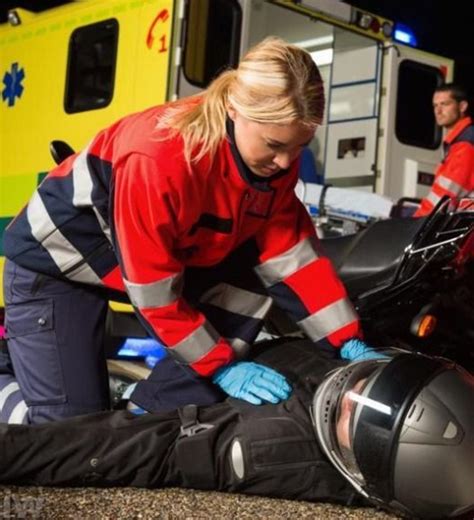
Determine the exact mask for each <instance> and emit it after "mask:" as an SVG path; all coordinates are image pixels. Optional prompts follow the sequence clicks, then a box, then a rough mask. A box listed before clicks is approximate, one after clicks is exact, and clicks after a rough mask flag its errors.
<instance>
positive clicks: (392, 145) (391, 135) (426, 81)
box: [377, 44, 453, 199]
mask: <svg viewBox="0 0 474 520" xmlns="http://www.w3.org/2000/svg"><path fill="white" fill-rule="evenodd" d="M452 73H453V61H452V60H450V59H447V58H443V57H441V56H436V55H433V54H429V53H427V52H424V51H420V50H419V49H415V48H413V47H408V46H406V45H401V44H389V45H388V44H387V45H386V48H385V50H384V66H383V80H382V86H383V88H382V99H381V120H380V131H379V160H378V164H377V192H378V193H381V194H383V195H387V196H389V197H392V198H393V199H398V198H400V197H402V196H407V197H418V198H422V197H424V196H426V195H427V193H428V192H429V189H430V186H431V184H432V183H433V178H434V172H435V169H436V165H437V164H438V163H439V162H440V160H441V158H442V131H441V128H439V127H438V126H437V125H436V123H435V119H434V115H433V107H432V97H433V91H434V90H435V88H436V87H437V86H438V85H440V84H441V83H443V82H444V81H451V79H452Z"/></svg>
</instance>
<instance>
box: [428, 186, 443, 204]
mask: <svg viewBox="0 0 474 520" xmlns="http://www.w3.org/2000/svg"><path fill="white" fill-rule="evenodd" d="M426 198H427V199H428V200H429V201H430V202H431V204H433V206H436V204H438V202H439V201H440V200H441V196H440V195H436V193H435V192H434V191H433V190H432V191H430V192H429V193H428V196H427V197H426Z"/></svg>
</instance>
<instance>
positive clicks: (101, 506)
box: [0, 487, 398, 520]
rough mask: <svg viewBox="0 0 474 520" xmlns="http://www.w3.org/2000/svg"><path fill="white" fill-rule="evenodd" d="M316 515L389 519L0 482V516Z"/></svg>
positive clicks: (199, 496) (202, 497) (296, 505)
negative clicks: (9, 484)
mask: <svg viewBox="0 0 474 520" xmlns="http://www.w3.org/2000/svg"><path fill="white" fill-rule="evenodd" d="M3 518H39V519H47V520H65V519H93V520H105V519H113V520H119V519H124V520H125V519H127V520H134V519H148V518H156V519H168V518H176V519H179V520H187V519H201V518H202V519H212V518H222V519H225V518H229V519H230V518H237V519H238V520H246V519H248V520H255V519H261V518H268V519H272V520H274V519H280V518H281V519H283V518H285V519H286V518H288V519H290V518H291V519H298V520H300V519H313V520H317V519H322V520H332V519H334V520H336V519H338V520H341V519H343V520H345V519H347V520H361V519H371V520H372V519H375V520H391V519H392V520H393V519H396V518H398V517H396V516H394V515H389V514H387V513H384V512H382V511H379V510H376V509H371V508H347V507H339V506H334V505H329V504H313V503H310V502H296V501H290V500H279V499H270V498H261V497H250V496H244V495H231V494H225V493H215V492H203V491H193V490H184V489H174V488H173V489H159V490H147V489H135V488H126V489H122V488H112V489H97V488H41V487H0V519H3Z"/></svg>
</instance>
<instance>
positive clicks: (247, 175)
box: [226, 118, 290, 191]
mask: <svg viewBox="0 0 474 520" xmlns="http://www.w3.org/2000/svg"><path fill="white" fill-rule="evenodd" d="M226 130H227V137H228V140H229V145H230V150H231V153H232V158H233V159H234V161H235V164H236V165H237V170H238V172H239V174H240V177H241V178H242V180H243V181H244V182H245V183H246V184H248V185H249V186H251V187H252V188H255V189H256V190H259V191H269V190H271V187H270V183H271V181H273V180H275V179H279V178H280V177H283V175H286V174H287V173H288V172H289V171H290V168H288V169H286V170H281V171H279V172H278V173H275V175H272V176H270V177H260V176H259V175H255V173H253V172H252V171H251V170H250V168H249V167H248V166H247V165H246V164H245V162H244V160H243V159H242V156H241V155H240V152H239V150H238V148H237V144H236V142H235V133H234V122H233V121H232V119H230V118H227V121H226Z"/></svg>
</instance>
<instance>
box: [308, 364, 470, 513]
mask: <svg viewBox="0 0 474 520" xmlns="http://www.w3.org/2000/svg"><path fill="white" fill-rule="evenodd" d="M312 415H313V420H314V423H315V428H316V434H317V437H318V440H319V442H320V444H321V446H322V447H323V449H324V451H325V453H326V455H327V456H328V457H329V459H330V460H331V462H332V463H333V464H334V465H335V467H336V468H337V469H338V470H339V471H340V472H341V473H342V475H344V477H346V478H347V480H349V482H351V483H352V485H353V486H354V487H355V488H356V489H357V490H358V491H359V492H360V493H362V495H364V496H365V497H366V498H368V499H369V500H371V501H372V502H374V503H376V504H378V505H383V506H385V507H388V508H389V509H391V510H393V511H396V512H402V513H403V514H408V515H410V516H412V517H415V518H449V517H453V516H457V515H459V514H463V513H465V512H467V511H470V510H471V509H474V377H473V376H472V375H471V374H469V373H468V372H466V371H465V370H463V369H462V368H461V367H459V366H457V365H455V364H454V363H452V362H450V361H447V360H445V359H440V358H431V357H427V356H422V355H415V354H401V355H398V356H397V357H395V358H393V359H390V358H386V359H381V360H370V361H360V362H356V363H351V364H349V365H347V366H345V367H342V368H339V369H337V370H335V371H333V372H332V373H330V374H329V375H328V377H327V378H326V379H325V381H324V382H323V384H322V385H320V387H319V388H318V390H317V392H316V395H315V397H314V400H313V405H312Z"/></svg>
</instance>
